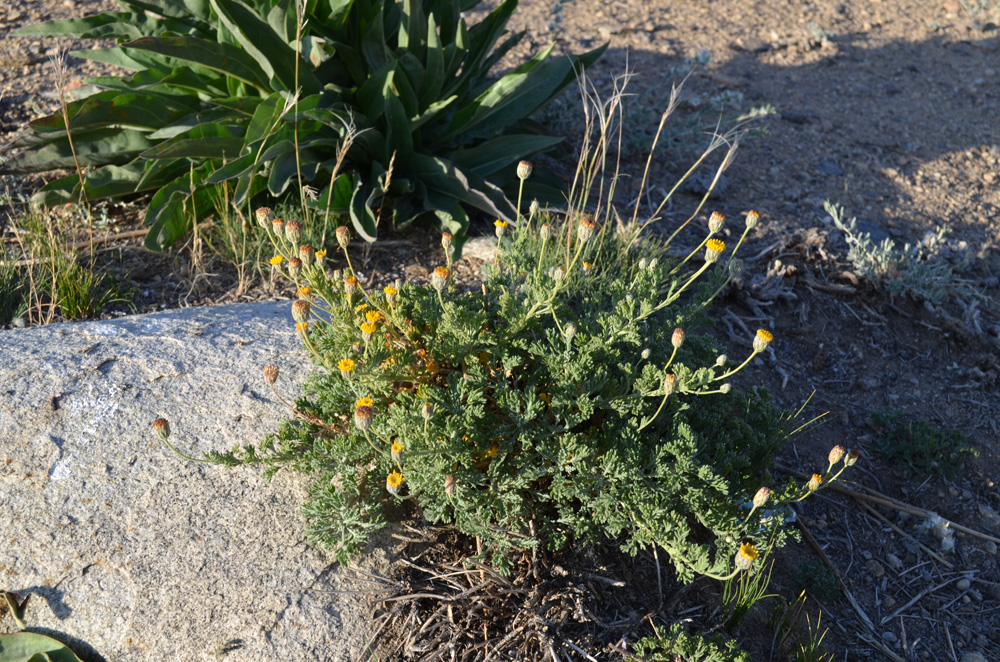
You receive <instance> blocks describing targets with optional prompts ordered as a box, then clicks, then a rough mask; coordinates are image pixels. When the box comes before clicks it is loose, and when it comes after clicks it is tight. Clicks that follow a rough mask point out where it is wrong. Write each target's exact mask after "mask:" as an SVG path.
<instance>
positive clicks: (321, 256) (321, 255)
mask: <svg viewBox="0 0 1000 662" xmlns="http://www.w3.org/2000/svg"><path fill="white" fill-rule="evenodd" d="M313 257H315V258H316V266H317V267H322V266H323V261H324V260H325V259H326V249H325V248H324V249H323V250H321V251H316V253H315V254H314V256H313Z"/></svg>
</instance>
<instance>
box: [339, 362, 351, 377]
mask: <svg viewBox="0 0 1000 662" xmlns="http://www.w3.org/2000/svg"><path fill="white" fill-rule="evenodd" d="M337 369H338V370H340V374H342V375H343V376H344V377H350V376H351V371H353V370H354V359H340V361H338V362H337Z"/></svg>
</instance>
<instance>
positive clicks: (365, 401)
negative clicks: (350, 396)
mask: <svg viewBox="0 0 1000 662" xmlns="http://www.w3.org/2000/svg"><path fill="white" fill-rule="evenodd" d="M354 406H355V408H357V407H374V406H375V401H374V400H372V399H371V397H370V396H367V395H366V396H365V397H363V398H358V401H357V402H356V403H355V405H354Z"/></svg>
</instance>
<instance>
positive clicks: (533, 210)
mask: <svg viewBox="0 0 1000 662" xmlns="http://www.w3.org/2000/svg"><path fill="white" fill-rule="evenodd" d="M539 209H540V207H539V206H538V200H532V201H531V204H530V205H528V213H529V214H531V215H532V216H535V215H536V214H538V210H539Z"/></svg>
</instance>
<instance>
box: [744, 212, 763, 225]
mask: <svg viewBox="0 0 1000 662" xmlns="http://www.w3.org/2000/svg"><path fill="white" fill-rule="evenodd" d="M759 218H760V214H758V213H757V212H755V211H754V210H753V209H751V210H750V211H748V212H747V217H746V224H747V229H748V230H753V227H754V226H755V225H757V220H758V219H759Z"/></svg>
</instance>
